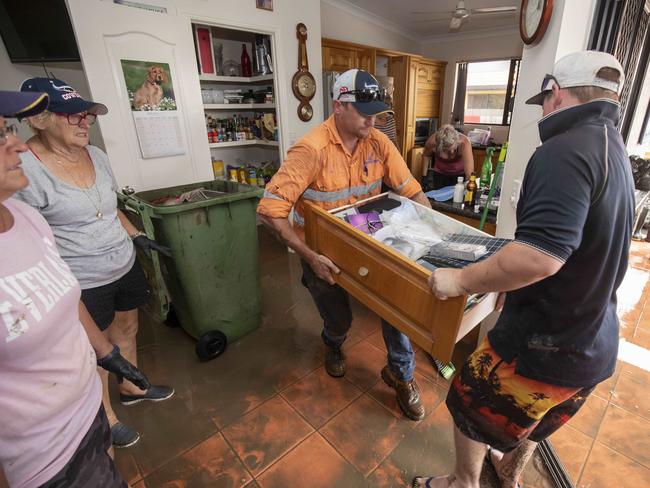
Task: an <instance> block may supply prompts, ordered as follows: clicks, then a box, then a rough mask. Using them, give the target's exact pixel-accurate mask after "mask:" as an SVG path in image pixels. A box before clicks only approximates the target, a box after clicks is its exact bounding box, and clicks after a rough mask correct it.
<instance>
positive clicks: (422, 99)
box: [415, 85, 441, 118]
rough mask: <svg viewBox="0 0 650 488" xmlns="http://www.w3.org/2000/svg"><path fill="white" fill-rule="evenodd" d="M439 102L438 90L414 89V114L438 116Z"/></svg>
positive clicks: (418, 115) (417, 115)
mask: <svg viewBox="0 0 650 488" xmlns="http://www.w3.org/2000/svg"><path fill="white" fill-rule="evenodd" d="M416 86H419V85H416ZM440 102H441V100H440V90H429V89H423V88H417V89H416V91H415V116H416V117H427V118H429V117H438V118H439V117H440Z"/></svg>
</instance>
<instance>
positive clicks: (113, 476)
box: [40, 406, 128, 488]
mask: <svg viewBox="0 0 650 488" xmlns="http://www.w3.org/2000/svg"><path fill="white" fill-rule="evenodd" d="M111 445H112V439H111V428H110V426H109V425H108V419H107V418H106V412H104V407H103V406H100V407H99V411H98V412H97V416H96V417H95V420H93V423H92V424H91V426H90V428H89V429H88V432H86V435H85V436H84V438H83V439H82V440H81V444H79V447H78V448H77V450H76V451H75V452H74V454H73V455H72V458H71V459H70V461H68V463H67V464H66V465H65V466H63V468H62V469H61V470H60V471H59V472H58V473H57V474H56V475H54V477H53V478H52V479H51V480H49V481H48V482H47V483H45V484H43V485H41V486H40V488H84V487H89V486H92V487H93V488H127V486H128V485H127V484H126V482H125V481H124V480H123V479H122V476H121V475H120V473H119V472H118V471H117V469H116V468H115V463H113V460H112V459H111V457H110V456H109V455H108V450H109V449H110V447H111Z"/></svg>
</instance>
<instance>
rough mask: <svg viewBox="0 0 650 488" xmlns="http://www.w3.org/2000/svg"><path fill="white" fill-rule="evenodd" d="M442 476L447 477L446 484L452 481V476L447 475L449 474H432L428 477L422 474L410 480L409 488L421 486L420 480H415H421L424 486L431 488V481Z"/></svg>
mask: <svg viewBox="0 0 650 488" xmlns="http://www.w3.org/2000/svg"><path fill="white" fill-rule="evenodd" d="M442 478H447V479H448V481H447V486H449V485H450V484H451V483H452V481H453V479H452V477H451V476H449V475H447V476H432V477H430V478H425V477H424V476H416V477H415V478H413V481H411V488H423V485H421V484H420V481H417V480H423V481H424V488H431V482H432V481H433V480H437V479H442Z"/></svg>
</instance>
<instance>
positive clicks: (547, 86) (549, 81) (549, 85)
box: [540, 74, 561, 92]
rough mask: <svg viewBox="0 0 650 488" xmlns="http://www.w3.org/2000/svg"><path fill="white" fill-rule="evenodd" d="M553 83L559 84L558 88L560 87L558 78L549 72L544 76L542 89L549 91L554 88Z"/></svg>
mask: <svg viewBox="0 0 650 488" xmlns="http://www.w3.org/2000/svg"><path fill="white" fill-rule="evenodd" d="M553 85H557V87H558V88H561V87H560V83H558V81H557V78H555V76H553V75H549V74H547V75H546V76H544V79H543V80H542V87H541V89H540V91H543V92H544V91H549V90H552V89H553Z"/></svg>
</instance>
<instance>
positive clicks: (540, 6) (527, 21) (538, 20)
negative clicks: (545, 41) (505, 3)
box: [519, 0, 553, 44]
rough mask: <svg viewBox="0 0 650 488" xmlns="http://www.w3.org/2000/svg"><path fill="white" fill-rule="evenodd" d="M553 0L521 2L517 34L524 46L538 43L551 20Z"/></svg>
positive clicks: (527, 0)
mask: <svg viewBox="0 0 650 488" xmlns="http://www.w3.org/2000/svg"><path fill="white" fill-rule="evenodd" d="M552 11H553V0H522V2H521V12H520V16H519V32H520V34H521V39H522V40H523V41H524V43H526V44H535V43H537V42H539V41H540V40H541V39H542V37H543V36H544V33H545V32H546V28H547V27H548V24H549V22H550V20H551V12H552Z"/></svg>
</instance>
